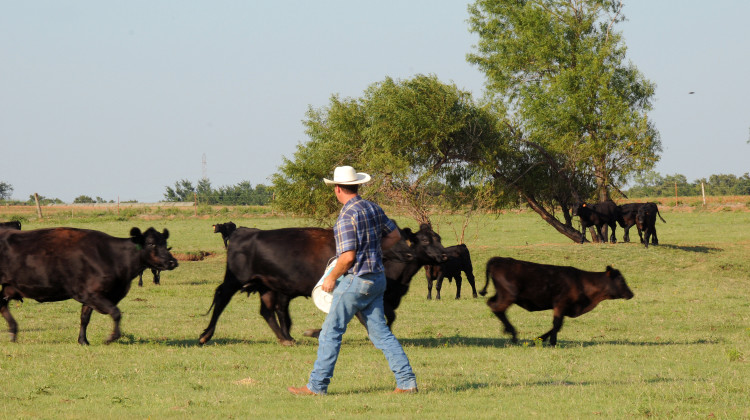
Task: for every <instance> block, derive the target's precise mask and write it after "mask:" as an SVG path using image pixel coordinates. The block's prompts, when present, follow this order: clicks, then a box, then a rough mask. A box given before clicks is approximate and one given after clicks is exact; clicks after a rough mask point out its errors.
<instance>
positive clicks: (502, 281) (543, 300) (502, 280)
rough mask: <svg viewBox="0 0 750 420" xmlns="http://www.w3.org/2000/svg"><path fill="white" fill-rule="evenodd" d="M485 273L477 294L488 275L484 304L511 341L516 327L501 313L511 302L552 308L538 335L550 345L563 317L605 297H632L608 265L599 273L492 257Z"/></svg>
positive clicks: (532, 308)
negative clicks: (548, 326)
mask: <svg viewBox="0 0 750 420" xmlns="http://www.w3.org/2000/svg"><path fill="white" fill-rule="evenodd" d="M486 275H487V283H485V285H484V289H482V291H480V292H479V294H480V295H482V296H484V295H486V294H487V286H488V285H489V279H490V277H492V282H493V283H494V285H495V289H496V294H495V296H493V297H491V298H489V299H488V300H487V305H488V306H489V307H490V309H491V310H492V312H493V313H494V314H495V315H496V316H497V317H498V318H499V319H500V321H502V323H503V326H504V327H505V332H506V333H509V334H511V335H512V336H513V342H514V343H516V342H518V338H517V334H516V329H515V328H513V325H511V324H510V321H508V317H507V316H506V315H505V311H506V310H507V309H508V307H509V306H510V305H512V304H514V303H515V304H516V305H518V306H520V307H522V308H524V309H526V310H527V311H531V312H534V311H544V310H547V309H553V310H554V312H553V316H554V317H553V319H552V329H551V330H549V331H547V332H546V333H544V334H542V336H540V337H539V338H540V339H541V340H542V341H544V340H546V339H547V338H549V343H550V345H552V346H554V345H555V344H557V333H558V332H559V331H560V329H561V328H562V324H563V318H564V317H566V316H567V317H571V318H576V317H578V316H580V315H583V314H585V313H586V312H588V311H590V310H592V309H594V308H595V307H596V305H598V304H599V302H601V301H603V300H606V299H630V298H632V297H633V292H632V291H630V288H628V285H627V284H626V283H625V278H624V277H623V276H622V274H620V272H619V271H618V270H615V269H613V268H612V267H610V266H607V270H606V271H605V272H603V273H602V272H591V271H583V270H579V269H577V268H575V267H563V266H557V265H546V264H537V263H533V262H528V261H520V260H514V259H513V258H502V257H494V258H491V259H490V260H489V261H487V272H486Z"/></svg>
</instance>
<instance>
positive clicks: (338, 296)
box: [307, 273, 417, 394]
mask: <svg viewBox="0 0 750 420" xmlns="http://www.w3.org/2000/svg"><path fill="white" fill-rule="evenodd" d="M339 280H340V281H339V282H338V283H337V285H336V288H335V289H334V290H333V301H332V303H331V309H330V311H329V312H328V316H326V320H325V321H324V322H323V329H322V330H321V331H320V336H319V337H318V359H317V360H316V361H315V365H314V366H313V370H312V373H310V381H309V382H308V384H307V388H308V389H310V391H312V392H314V393H316V394H325V393H327V392H328V384H329V383H330V382H331V377H333V368H334V366H335V365H336V359H338V357H339V349H340V348H341V337H342V336H343V335H344V332H345V331H346V327H347V324H349V321H351V319H352V317H354V315H355V314H356V313H357V312H361V313H362V317H363V319H364V320H365V324H366V325H365V326H366V327H367V334H368V335H369V337H370V340H371V341H372V343H373V344H374V345H375V347H377V348H378V349H380V350H381V351H382V352H383V354H384V355H385V358H386V360H388V364H389V366H390V368H391V371H393V374H394V375H395V376H396V386H398V387H399V388H401V389H411V388H414V387H416V386H417V378H416V376H415V375H414V372H413V371H412V369H411V365H409V359H408V358H407V357H406V353H404V349H403V348H402V347H401V344H400V343H399V342H398V340H397V339H396V336H394V335H393V333H392V332H391V329H390V328H388V325H386V323H385V313H384V312H383V293H384V292H385V284H386V280H385V274H384V273H372V274H366V275H363V276H354V275H351V274H347V275H345V276H342V277H341V278H340V279H339Z"/></svg>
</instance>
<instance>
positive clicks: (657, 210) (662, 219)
mask: <svg viewBox="0 0 750 420" xmlns="http://www.w3.org/2000/svg"><path fill="white" fill-rule="evenodd" d="M656 215H657V216H659V219H661V221H662V222H664V223H667V221H666V220H664V218H663V217H661V214H660V213H659V209H656Z"/></svg>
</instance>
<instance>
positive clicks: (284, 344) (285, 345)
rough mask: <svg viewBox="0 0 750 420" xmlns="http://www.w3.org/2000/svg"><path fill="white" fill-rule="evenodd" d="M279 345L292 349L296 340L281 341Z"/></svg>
mask: <svg viewBox="0 0 750 420" xmlns="http://www.w3.org/2000/svg"><path fill="white" fill-rule="evenodd" d="M279 343H281V345H282V346H284V347H290V346H293V345H294V340H279Z"/></svg>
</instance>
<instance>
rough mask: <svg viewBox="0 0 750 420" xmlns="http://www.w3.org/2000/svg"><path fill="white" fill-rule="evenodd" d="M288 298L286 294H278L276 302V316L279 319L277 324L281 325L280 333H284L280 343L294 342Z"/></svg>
mask: <svg viewBox="0 0 750 420" xmlns="http://www.w3.org/2000/svg"><path fill="white" fill-rule="evenodd" d="M290 300H291V299H289V297H288V296H286V295H279V298H278V299H277V303H276V317H277V318H278V320H279V326H280V327H281V333H282V334H283V335H284V337H285V340H284V341H283V342H282V344H285V345H286V344H287V342H288V343H294V339H293V338H292V335H291V331H292V317H291V316H290V315H289V302H290Z"/></svg>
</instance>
